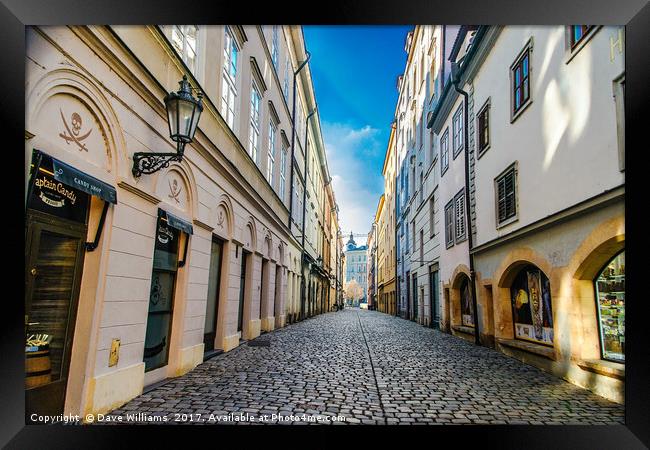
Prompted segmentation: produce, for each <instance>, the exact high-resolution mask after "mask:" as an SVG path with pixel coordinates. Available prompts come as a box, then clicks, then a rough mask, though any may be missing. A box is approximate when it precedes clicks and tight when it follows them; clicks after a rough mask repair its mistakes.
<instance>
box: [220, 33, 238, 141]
mask: <svg viewBox="0 0 650 450" xmlns="http://www.w3.org/2000/svg"><path fill="white" fill-rule="evenodd" d="M237 54H238V50H237V46H236V45H235V40H234V39H233V37H232V34H231V33H230V31H229V30H228V29H227V28H226V31H225V35H224V48H223V71H222V76H221V77H222V83H221V114H222V115H223V117H224V119H225V120H226V123H227V124H228V126H229V127H230V129H231V130H232V129H234V127H235V99H236V97H237V89H236V80H237Z"/></svg>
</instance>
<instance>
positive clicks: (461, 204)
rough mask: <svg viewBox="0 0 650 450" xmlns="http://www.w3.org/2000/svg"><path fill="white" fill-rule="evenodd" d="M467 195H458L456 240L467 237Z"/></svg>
mask: <svg viewBox="0 0 650 450" xmlns="http://www.w3.org/2000/svg"><path fill="white" fill-rule="evenodd" d="M464 200H465V195H464V194H462V195H459V196H458V197H456V240H458V239H462V238H464V237H465V201H464Z"/></svg>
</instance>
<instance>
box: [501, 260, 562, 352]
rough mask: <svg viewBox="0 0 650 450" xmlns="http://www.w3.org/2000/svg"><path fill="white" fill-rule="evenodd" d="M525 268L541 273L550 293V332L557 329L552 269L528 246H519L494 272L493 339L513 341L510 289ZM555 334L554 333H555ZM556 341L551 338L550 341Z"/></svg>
mask: <svg viewBox="0 0 650 450" xmlns="http://www.w3.org/2000/svg"><path fill="white" fill-rule="evenodd" d="M527 265H533V266H535V267H537V268H538V269H539V270H541V271H542V272H543V273H544V275H545V276H546V277H547V278H548V280H549V283H550V290H551V310H552V313H553V318H552V320H553V324H554V329H557V320H556V319H557V301H558V298H559V292H560V280H559V279H558V277H557V272H556V271H555V270H554V269H553V266H551V264H550V263H549V262H548V261H547V260H546V258H544V257H543V256H542V255H540V254H539V253H537V252H535V251H534V250H533V249H531V248H529V247H520V248H516V249H514V250H512V251H511V252H510V253H508V254H507V255H506V257H505V258H503V260H502V261H501V264H500V265H499V267H498V268H497V269H496V270H495V271H494V278H493V279H494V280H496V283H495V284H494V285H493V289H492V295H493V307H494V335H495V338H502V339H514V338H515V330H514V317H513V312H512V300H511V295H510V287H511V286H512V283H513V282H514V280H515V278H516V277H517V275H518V274H519V272H520V271H521V269H523V268H524V267H525V266H527ZM556 334H557V333H556ZM555 341H556V340H555V339H554V342H555Z"/></svg>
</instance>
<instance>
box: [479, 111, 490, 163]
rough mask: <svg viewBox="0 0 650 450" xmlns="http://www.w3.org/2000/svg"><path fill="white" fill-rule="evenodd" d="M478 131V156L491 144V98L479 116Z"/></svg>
mask: <svg viewBox="0 0 650 450" xmlns="http://www.w3.org/2000/svg"><path fill="white" fill-rule="evenodd" d="M477 122H478V123H477V127H476V133H477V134H478V137H477V143H478V151H477V154H478V157H479V158H480V157H481V155H482V154H483V153H484V152H485V151H486V150H487V149H488V147H489V146H490V100H488V101H487V102H486V103H485V105H484V106H483V108H482V109H481V111H480V112H479V113H478V116H477Z"/></svg>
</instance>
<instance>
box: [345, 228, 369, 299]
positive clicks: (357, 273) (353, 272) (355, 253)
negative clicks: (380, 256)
mask: <svg viewBox="0 0 650 450" xmlns="http://www.w3.org/2000/svg"><path fill="white" fill-rule="evenodd" d="M367 251H368V246H367V245H359V246H357V243H356V242H355V241H354V236H353V233H352V232H350V239H348V242H347V244H345V285H346V286H347V285H348V284H349V283H350V282H352V281H355V282H356V283H357V284H358V285H359V287H360V288H361V298H359V299H355V300H354V301H353V304H354V305H355V306H358V304H359V303H366V302H367V299H368V253H367Z"/></svg>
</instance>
